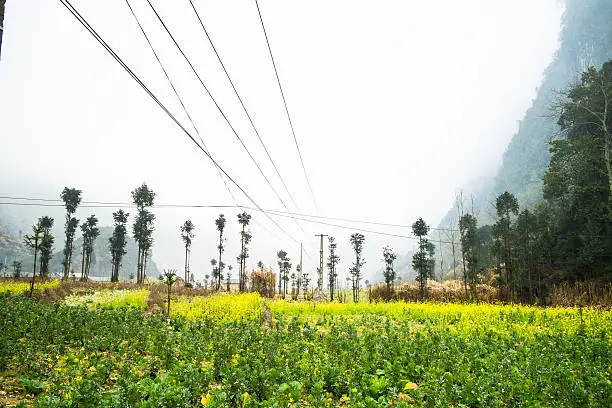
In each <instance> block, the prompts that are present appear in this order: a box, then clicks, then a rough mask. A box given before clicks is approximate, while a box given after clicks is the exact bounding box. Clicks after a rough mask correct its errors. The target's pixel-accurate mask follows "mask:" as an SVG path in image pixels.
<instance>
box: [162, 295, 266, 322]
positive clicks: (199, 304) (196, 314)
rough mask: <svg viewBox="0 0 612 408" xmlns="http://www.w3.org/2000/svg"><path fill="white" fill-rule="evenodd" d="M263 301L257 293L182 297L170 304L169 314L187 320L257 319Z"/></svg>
mask: <svg viewBox="0 0 612 408" xmlns="http://www.w3.org/2000/svg"><path fill="white" fill-rule="evenodd" d="M262 306H263V300H262V299H261V297H260V296H259V294H257V293H242V294H215V295H212V296H206V297H201V296H198V297H193V298H185V297H182V298H180V299H179V300H178V301H176V302H172V304H171V306H170V312H171V313H172V314H173V315H180V316H185V317H186V318H188V319H201V318H211V319H215V320H219V321H234V322H235V321H240V320H249V319H251V320H252V319H258V318H259V315H260V314H261V310H262Z"/></svg>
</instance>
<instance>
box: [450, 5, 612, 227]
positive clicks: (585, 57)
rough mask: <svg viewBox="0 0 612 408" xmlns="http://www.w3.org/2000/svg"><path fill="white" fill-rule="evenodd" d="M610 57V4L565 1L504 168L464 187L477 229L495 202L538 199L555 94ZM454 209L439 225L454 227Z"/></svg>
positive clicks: (555, 128)
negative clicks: (502, 197)
mask: <svg viewBox="0 0 612 408" xmlns="http://www.w3.org/2000/svg"><path fill="white" fill-rule="evenodd" d="M611 58H612V2H611V1H609V0H567V1H566V9H565V13H564V16H563V22H562V30H561V33H560V38H559V49H558V50H557V53H556V55H555V58H554V59H553V61H552V62H551V64H550V65H549V66H548V68H547V69H546V71H545V73H544V77H543V80H542V84H541V86H540V88H539V89H538V92H537V95H536V97H535V99H534V100H533V102H532V105H531V107H530V108H529V109H528V110H527V112H526V113H525V116H524V117H523V119H522V120H521V122H520V125H519V129H518V131H517V132H516V133H515V135H514V136H513V138H512V140H511V141H510V144H509V145H508V147H507V149H506V151H505V153H504V156H503V164H502V166H501V168H500V169H499V171H498V172H497V174H496V175H495V176H494V177H491V178H492V182H491V183H481V184H480V185H476V186H473V187H472V188H470V187H467V186H466V187H465V197H464V199H465V203H464V207H465V208H466V210H470V209H471V205H472V204H471V200H470V197H471V196H472V195H473V196H474V203H475V207H476V208H475V212H476V214H477V215H478V218H479V221H480V224H481V225H483V224H488V223H491V222H492V221H493V219H494V216H495V211H494V207H493V203H494V200H495V197H497V196H498V195H499V194H501V193H503V192H504V191H509V192H511V193H513V194H514V195H515V196H516V197H517V199H518V200H519V203H520V205H521V207H527V208H529V207H533V206H535V204H537V203H538V202H539V201H541V200H542V177H543V176H544V173H545V172H546V169H547V167H548V162H549V157H550V155H549V141H550V140H551V139H552V138H554V137H555V135H556V134H557V133H558V132H559V127H558V126H557V119H556V117H555V114H554V105H555V103H556V102H557V101H558V100H559V99H560V97H561V96H560V92H562V91H563V90H565V89H566V88H567V87H568V86H569V85H570V84H571V83H573V82H575V81H577V80H578V79H579V75H580V73H581V72H582V71H584V70H586V68H588V67H589V66H595V67H601V65H602V64H603V63H604V62H605V61H607V60H609V59H611ZM457 220H458V216H457V208H452V209H451V210H449V212H448V213H447V215H446V216H445V217H444V218H443V220H442V221H441V222H440V226H443V227H453V228H457Z"/></svg>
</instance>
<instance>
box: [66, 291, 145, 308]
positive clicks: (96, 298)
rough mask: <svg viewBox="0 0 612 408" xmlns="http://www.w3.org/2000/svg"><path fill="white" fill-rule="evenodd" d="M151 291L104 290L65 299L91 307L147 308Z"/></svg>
mask: <svg viewBox="0 0 612 408" xmlns="http://www.w3.org/2000/svg"><path fill="white" fill-rule="evenodd" d="M148 297H149V291H148V290H147V289H135V290H102V291H99V292H94V293H91V294H87V295H71V296H68V297H66V299H64V303H65V304H67V305H69V306H77V305H86V306H87V307H89V308H91V309H96V308H102V309H120V308H136V309H146V308H147V298H148Z"/></svg>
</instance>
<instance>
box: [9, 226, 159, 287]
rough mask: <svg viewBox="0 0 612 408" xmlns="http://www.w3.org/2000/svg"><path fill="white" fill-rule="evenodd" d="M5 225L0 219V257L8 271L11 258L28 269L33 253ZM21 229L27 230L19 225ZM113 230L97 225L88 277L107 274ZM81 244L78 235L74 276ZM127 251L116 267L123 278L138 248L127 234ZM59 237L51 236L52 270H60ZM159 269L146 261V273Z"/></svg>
mask: <svg viewBox="0 0 612 408" xmlns="http://www.w3.org/2000/svg"><path fill="white" fill-rule="evenodd" d="M12 229H18V227H17V226H13V227H12ZM9 231H10V230H9V228H7V227H6V226H4V225H3V224H1V221H0V260H2V261H3V262H4V261H6V262H7V264H8V265H9V273H12V269H11V267H10V265H11V263H12V262H13V261H14V260H17V261H22V262H23V271H24V272H29V271H31V270H32V265H33V262H34V256H33V254H32V251H31V250H30V249H28V248H26V247H25V245H24V244H23V237H22V236H20V235H18V234H16V233H13V232H12V231H11V232H9ZM22 231H27V232H29V230H27V229H25V228H24V229H23V230H22ZM112 233H113V229H112V227H100V236H99V237H98V238H97V239H96V241H95V243H94V253H93V259H92V263H91V271H90V273H89V275H90V276H91V277H104V278H110V263H111V257H110V253H109V250H108V239H109V238H110V236H111V235H112ZM82 246H83V238H82V237H78V238H77V239H75V242H74V254H73V256H72V270H73V271H74V274H75V276H76V277H77V278H78V277H80V274H81V260H82V256H81V248H82ZM126 249H127V253H126V254H125V256H124V258H123V262H122V265H121V268H120V270H119V279H120V280H127V279H129V277H130V275H131V274H133V273H135V271H136V257H137V252H138V248H137V246H136V242H135V241H134V240H133V239H132V238H128V244H127V248H126ZM62 250H63V237H62V236H55V245H54V251H53V258H51V265H50V271H51V273H52V274H61V272H62V269H63V268H62V260H63V253H62ZM159 273H160V272H159V269H158V267H157V265H156V264H155V262H153V261H151V260H149V262H148V265H147V276H149V277H152V278H156V277H157V276H158V275H159Z"/></svg>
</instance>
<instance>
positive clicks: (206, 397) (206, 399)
mask: <svg viewBox="0 0 612 408" xmlns="http://www.w3.org/2000/svg"><path fill="white" fill-rule="evenodd" d="M210 398H211V395H210V393H209V392H207V393H206V395H202V398H201V399H200V402H201V403H202V405H204V406H206V405H208V403H209V402H210Z"/></svg>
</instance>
